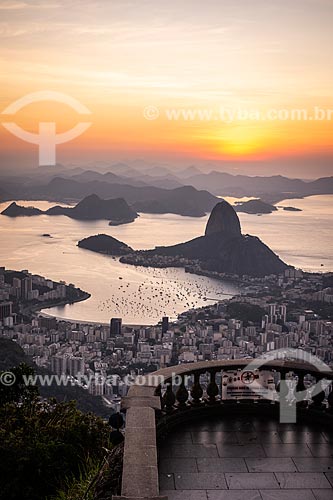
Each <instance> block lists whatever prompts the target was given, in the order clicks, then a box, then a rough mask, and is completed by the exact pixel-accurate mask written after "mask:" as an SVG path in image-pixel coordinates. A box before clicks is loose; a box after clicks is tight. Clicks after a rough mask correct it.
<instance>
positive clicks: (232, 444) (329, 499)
mask: <svg viewBox="0 0 333 500" xmlns="http://www.w3.org/2000/svg"><path fill="white" fill-rule="evenodd" d="M159 475H160V494H161V495H167V496H168V499H169V500H245V499H246V500H333V429H332V430H329V431H325V430H322V431H321V430H320V429H318V428H314V427H311V426H309V425H303V424H300V425H296V424H280V423H279V422H277V421H274V420H270V419H265V420H259V419H255V418H252V417H249V418H248V419H242V420H241V419H239V420H229V419H226V420H222V419H214V420H208V421H204V422H199V423H192V424H189V425H185V426H184V432H179V431H178V432H173V433H172V434H170V435H169V436H168V439H167V441H165V442H164V443H163V444H162V445H161V446H160V448H159Z"/></svg>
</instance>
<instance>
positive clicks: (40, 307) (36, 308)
mask: <svg viewBox="0 0 333 500" xmlns="http://www.w3.org/2000/svg"><path fill="white" fill-rule="evenodd" d="M81 293H82V296H81V297H77V298H76V299H71V301H69V300H65V299H62V300H54V301H49V302H47V303H46V304H42V303H40V304H34V305H31V306H28V307H26V308H24V310H23V311H22V313H23V314H31V315H33V314H36V313H40V314H41V315H43V311H44V309H51V308H52V307H61V306H67V305H71V304H75V303H77V302H83V301H84V300H88V299H90V297H91V294H90V293H88V292H83V291H81ZM45 315H46V316H48V317H50V318H55V316H52V315H51V314H49V315H48V314H47V313H45Z"/></svg>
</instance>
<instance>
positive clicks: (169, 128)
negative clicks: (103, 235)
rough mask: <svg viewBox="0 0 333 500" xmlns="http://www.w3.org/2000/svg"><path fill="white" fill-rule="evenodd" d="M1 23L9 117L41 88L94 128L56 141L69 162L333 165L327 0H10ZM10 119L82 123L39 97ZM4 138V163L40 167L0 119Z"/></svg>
mask: <svg viewBox="0 0 333 500" xmlns="http://www.w3.org/2000/svg"><path fill="white" fill-rule="evenodd" d="M0 18H1V21H0V62H1V66H2V67H3V68H5V71H3V72H1V76H0V94H1V104H0V112H1V111H2V110H3V109H5V108H6V107H7V106H8V105H10V104H11V103H12V102H14V101H16V100H17V99H19V98H21V97H23V96H25V95H26V94H28V93H31V92H37V91H41V90H43V91H57V92H62V93H64V94H66V95H69V96H71V97H73V98H75V99H77V100H78V101H79V102H81V103H82V104H83V105H85V106H86V107H87V108H88V109H89V110H90V111H91V115H89V120H90V121H91V122H92V125H91V127H90V128H89V129H88V130H87V131H86V132H85V133H84V134H83V135H81V136H80V137H78V138H77V139H75V140H73V141H71V142H68V143H66V144H63V145H59V146H58V147H57V161H58V162H59V163H63V164H71V163H75V164H81V165H82V164H85V165H86V164H87V162H93V163H96V162H97V161H108V162H115V161H120V160H121V161H130V162H134V163H138V162H137V160H138V159H141V160H142V159H143V160H144V162H146V163H151V164H152V165H154V163H155V162H159V163H163V164H167V165H169V166H174V167H177V166H179V165H180V166H182V167H184V166H187V165H190V164H192V163H195V164H196V165H198V166H200V167H202V168H204V169H211V168H214V169H217V170H223V171H229V172H233V173H238V172H240V173H247V174H250V175H253V174H259V175H264V174H265V175H272V174H285V175H288V176H290V177H301V178H317V177H320V176H326V175H330V174H331V172H332V158H333V156H332V118H333V115H332V116H331V117H330V118H329V117H328V115H327V114H326V115H325V113H326V112H327V111H328V110H329V109H330V108H332V107H333V106H332V102H333V101H332V93H333V90H332V89H333V86H332V83H333V64H332V46H333V30H332V18H333V2H332V1H331V0H293V1H292V2H287V1H280V2H278V1H276V0H251V1H248V0H233V1H230V0H207V1H206V2H202V1H199V0H198V1H197V0H182V1H179V0H177V1H175V0H171V1H169V2H158V1H156V0H141V1H131V0H113V1H112V2H107V1H105V0H94V1H87V0H83V1H81V2H68V1H64V0H54V1H52V2H51V1H41V0H24V1H21V0H3V1H1V3H0ZM315 109H316V110H317V111H318V110H319V115H318V116H317V117H315V116H314V114H313V113H314V110H315ZM184 110H185V112H186V113H187V111H188V110H190V115H189V114H186V113H185V115H184V113H183V112H184ZM223 110H224V111H225V110H227V111H230V112H231V113H233V115H232V119H231V118H230V116H229V115H228V116H226V115H225V113H224V114H223ZM295 110H302V111H305V114H304V113H303V114H302V115H301V119H299V118H297V116H296V119H295V114H293V112H294V111H295ZM270 111H273V112H275V115H274V113H273V115H269V112H270ZM281 111H282V114H280V112H281ZM202 112H204V113H202ZM238 112H245V118H244V116H241V117H240V116H238ZM321 112H322V113H321ZM246 113H250V116H246ZM0 116H1V122H5V121H9V120H8V117H4V116H3V115H0ZM10 121H15V123H17V124H18V125H19V126H21V127H22V128H24V129H26V130H28V131H31V132H37V131H38V126H39V122H41V121H43V122H55V123H56V124H57V131H58V132H64V131H66V130H68V129H70V128H72V127H73V126H75V125H76V124H77V123H78V122H79V121H82V119H81V117H80V116H79V115H78V114H77V113H76V112H75V111H73V110H71V109H70V108H69V107H68V106H67V105H65V104H59V103H52V102H41V103H39V104H38V103H37V104H30V105H28V106H26V107H25V108H24V109H21V110H20V111H19V112H17V113H16V115H15V117H11V118H10ZM83 121H85V120H83ZM0 144H1V152H0V168H1V170H3V171H5V170H8V169H11V172H12V173H13V172H15V171H23V172H24V171H25V169H27V168H28V167H33V166H35V167H36V166H37V164H38V152H37V147H36V146H34V145H32V144H28V143H26V142H23V141H21V140H20V139H18V138H16V137H14V136H13V135H11V134H10V132H8V131H7V130H5V128H4V127H1V126H0ZM141 164H142V161H141Z"/></svg>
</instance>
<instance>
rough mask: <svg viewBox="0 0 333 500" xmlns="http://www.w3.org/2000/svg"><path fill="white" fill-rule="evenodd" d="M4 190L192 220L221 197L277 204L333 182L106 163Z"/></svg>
mask: <svg viewBox="0 0 333 500" xmlns="http://www.w3.org/2000/svg"><path fill="white" fill-rule="evenodd" d="M138 163H140V162H138ZM0 184H1V189H0V200H10V199H16V200H18V199H48V200H59V201H68V200H71V201H78V200H81V199H82V198H84V197H85V196H88V195H91V194H97V195H98V196H100V197H101V198H119V197H121V198H124V199H125V200H126V202H127V203H128V204H129V205H132V206H133V208H134V209H135V210H136V211H147V212H152V213H166V212H172V213H176V214H179V215H191V216H201V215H203V214H204V213H205V212H208V211H210V210H211V209H212V208H213V206H214V205H215V204H216V202H217V201H218V200H217V199H216V196H233V197H244V196H246V197H256V198H260V199H261V200H262V201H263V202H266V203H269V204H273V203H277V202H278V201H281V200H283V199H288V198H301V197H304V196H310V195H316V194H333V177H325V178H320V179H317V180H314V181H304V180H302V179H290V178H287V177H283V176H281V175H276V176H270V177H259V176H255V177H252V176H247V175H232V174H229V173H225V172H218V171H211V172H209V173H203V172H201V171H200V170H199V169H198V168H197V167H196V166H194V165H192V166H190V167H187V168H185V169H183V170H182V169H178V171H176V170H175V169H173V170H171V169H169V168H168V167H167V166H156V167H152V166H151V165H150V166H149V167H145V168H144V167H142V166H139V167H137V166H136V167H133V166H129V165H126V164H125V163H116V164H108V163H105V162H104V163H103V162H102V163H98V164H96V165H95V166H92V167H91V166H89V167H88V168H84V167H70V168H68V167H67V168H66V167H64V166H62V165H57V166H55V167H39V168H38V169H35V171H30V172H28V173H27V175H25V176H19V177H14V176H8V175H7V176H2V177H0ZM185 188H186V189H185Z"/></svg>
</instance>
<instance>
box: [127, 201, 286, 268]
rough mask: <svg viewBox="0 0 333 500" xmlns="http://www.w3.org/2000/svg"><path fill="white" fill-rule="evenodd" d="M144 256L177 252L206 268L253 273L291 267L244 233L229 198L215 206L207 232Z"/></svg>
mask: <svg viewBox="0 0 333 500" xmlns="http://www.w3.org/2000/svg"><path fill="white" fill-rule="evenodd" d="M133 256H135V253H134V254H133ZM143 256H144V257H145V258H146V259H147V260H149V259H150V258H152V257H156V256H161V257H163V256H167V257H176V256H177V257H179V258H180V259H181V258H185V259H189V260H197V261H199V262H200V266H201V267H202V268H203V269H207V270H211V271H217V272H221V273H228V274H238V275H243V274H247V275H250V276H265V275H268V274H278V273H280V272H282V271H284V269H286V268H287V267H288V266H287V264H285V263H284V262H283V261H282V260H281V259H280V258H279V257H278V256H277V255H276V254H275V253H274V252H273V251H272V250H271V249H270V248H269V247H268V246H267V245H265V244H264V243H263V242H262V241H261V240H260V239H259V238H257V237H256V236H249V235H242V234H241V227H240V223H239V219H238V216H237V214H236V212H235V211H234V209H233V207H232V206H231V205H229V203H227V202H226V201H221V202H220V203H218V204H217V205H216V206H215V207H214V209H213V211H212V213H211V215H210V218H209V220H208V223H207V226H206V231H205V235H204V236H200V237H199V238H195V239H194V240H191V241H188V242H186V243H181V244H178V245H173V246H170V247H158V248H155V249H154V250H147V251H144V252H140V258H141V259H142V257H143ZM131 258H132V257H130V259H131Z"/></svg>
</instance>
